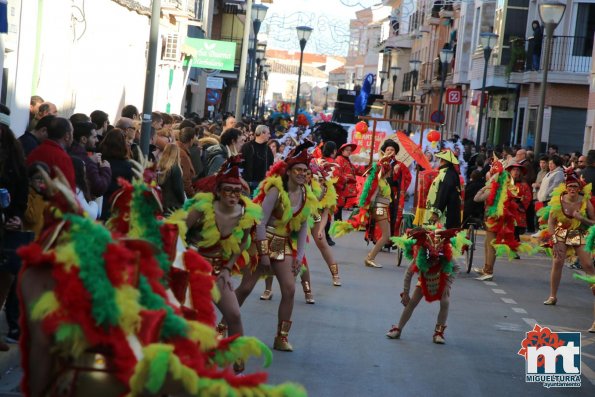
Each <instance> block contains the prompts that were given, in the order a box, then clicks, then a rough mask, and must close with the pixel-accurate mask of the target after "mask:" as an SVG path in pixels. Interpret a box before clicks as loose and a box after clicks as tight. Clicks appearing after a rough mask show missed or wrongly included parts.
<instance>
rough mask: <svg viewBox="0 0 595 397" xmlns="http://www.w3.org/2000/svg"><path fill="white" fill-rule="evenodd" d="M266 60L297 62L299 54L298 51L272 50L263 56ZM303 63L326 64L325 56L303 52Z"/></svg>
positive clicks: (268, 50)
mask: <svg viewBox="0 0 595 397" xmlns="http://www.w3.org/2000/svg"><path fill="white" fill-rule="evenodd" d="M265 57H266V59H270V60H273V59H281V60H285V61H297V62H299V60H300V53H299V51H287V50H273V49H267V51H266V54H265ZM304 63H305V64H308V63H310V64H313V63H320V64H326V55H322V54H312V53H308V52H304Z"/></svg>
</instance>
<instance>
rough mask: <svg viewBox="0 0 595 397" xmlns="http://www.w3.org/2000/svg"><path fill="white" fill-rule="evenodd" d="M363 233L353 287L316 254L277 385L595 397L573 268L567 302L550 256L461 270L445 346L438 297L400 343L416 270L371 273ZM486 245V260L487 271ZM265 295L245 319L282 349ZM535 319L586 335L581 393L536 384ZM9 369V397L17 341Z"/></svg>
mask: <svg viewBox="0 0 595 397" xmlns="http://www.w3.org/2000/svg"><path fill="white" fill-rule="evenodd" d="M362 236H363V235H362V234H361V233H354V234H351V235H349V236H346V237H343V238H340V239H337V240H336V241H337V245H336V246H335V247H334V251H335V255H336V259H337V261H338V263H339V266H340V275H341V279H342V282H343V286H341V287H333V286H332V284H331V277H330V273H329V271H328V269H327V267H326V266H325V265H324V263H323V262H322V260H321V257H320V254H319V253H318V251H317V249H316V247H315V246H314V245H313V244H311V245H310V246H309V247H308V250H307V255H308V259H309V263H310V270H311V274H312V290H313V292H314V297H315V299H316V304H314V305H307V304H306V303H305V301H304V295H303V293H302V292H301V288H300V287H301V286H300V285H299V284H297V292H296V300H295V308H294V314H293V327H292V329H291V333H290V337H289V340H290V342H291V343H292V344H293V347H294V352H291V353H288V352H277V351H273V352H274V359H273V364H272V366H271V367H270V368H268V369H267V372H268V373H269V382H270V383H281V382H285V381H292V382H298V383H301V384H302V385H304V386H305V388H306V390H307V391H308V393H309V395H310V396H315V397H324V396H333V397H335V396H343V397H351V396H387V397H388V396H503V395H504V396H520V395H522V396H543V395H547V396H550V395H551V396H568V395H572V396H575V395H576V396H591V397H592V396H595V334H589V333H587V332H586V329H587V328H589V326H590V325H591V323H592V321H593V318H592V316H593V301H594V299H593V296H592V294H591V293H590V291H589V289H588V287H587V286H586V284H584V283H582V282H579V281H576V280H574V279H573V278H572V273H573V271H572V270H570V269H568V268H565V269H564V272H563V278H562V283H561V288H560V292H559V296H558V299H559V302H558V304H557V305H556V306H544V305H543V300H545V299H546V298H547V296H548V291H549V265H550V260H549V259H547V258H545V257H542V256H537V257H533V258H529V259H525V258H523V259H521V260H516V261H513V262H509V261H506V260H498V261H497V263H496V271H495V278H494V281H493V282H492V283H487V282H482V281H477V280H475V279H474V278H473V277H474V276H472V275H467V274H465V273H461V274H459V275H458V277H457V280H456V281H455V283H454V285H453V289H452V291H451V304H450V314H449V319H448V328H447V330H446V333H445V336H446V341H447V342H446V344H445V345H436V344H434V343H432V334H433V330H434V325H435V323H436V316H437V313H438V308H439V304H438V303H437V302H434V303H432V304H429V303H427V302H425V301H422V302H421V303H420V304H419V306H418V307H417V309H416V311H415V312H414V313H413V316H412V318H411V320H410V321H409V323H408V324H407V327H406V328H405V329H404V331H403V334H402V336H401V339H400V340H389V339H387V338H386V337H385V336H384V334H385V332H386V331H387V330H388V329H389V328H390V326H391V324H393V323H396V322H397V319H398V317H399V316H400V314H401V311H402V308H403V307H402V305H401V304H400V298H399V293H400V292H401V290H402V282H403V276H404V273H405V269H406V265H407V264H406V263H404V264H403V265H402V266H401V267H396V266H395V262H396V255H395V254H394V253H390V254H389V253H386V252H383V253H381V254H379V256H378V257H377V259H378V262H379V263H381V264H383V265H384V267H383V268H382V269H372V268H366V267H364V265H363V258H364V257H365V255H366V253H367V250H368V249H369V247H366V244H365V242H364V241H363V238H362ZM481 241H482V237H481V236H480V237H479V241H478V243H479V244H480V245H481ZM478 248H479V249H478V251H476V261H475V263H476V264H478V265H481V264H483V262H482V261H483V253H482V247H481V246H480V247H478ZM235 281H236V283H237V282H238V280H235ZM263 290H264V283H263V282H260V283H259V284H258V285H257V286H256V288H255V290H254V292H253V293H252V295H251V296H250V297H249V298H248V300H247V301H246V303H245V305H244V307H243V309H242V316H243V319H244V328H245V331H246V334H247V335H253V336H256V337H258V338H260V339H261V340H262V341H264V342H265V343H266V344H268V345H269V346H271V347H272V342H273V338H274V336H275V331H276V322H277V307H278V303H279V299H280V295H279V289H278V285H277V284H276V281H275V284H274V287H273V290H274V292H273V300H272V301H261V300H259V296H260V294H261V293H262V291H263ZM535 323H538V324H539V325H541V326H547V327H550V328H551V329H552V331H560V332H562V331H563V332H582V351H581V356H582V366H581V369H582V377H581V380H582V384H581V387H580V388H572V389H570V388H549V389H546V388H544V387H543V386H542V385H541V384H539V383H526V382H525V360H524V358H523V357H521V356H519V355H517V352H518V350H519V349H520V347H521V342H522V340H523V339H524V337H525V333H526V332H528V331H530V330H531V329H532V328H533V325H534V324H535ZM260 364H261V363H260V361H259V360H257V359H253V360H251V361H249V362H248V365H247V371H248V372H253V371H259V370H260V369H261V368H260ZM0 372H1V374H2V377H1V378H0V396H7V397H8V396H16V395H19V394H18V393H16V392H17V391H18V382H19V379H20V377H21V370H20V368H18V352H17V351H15V349H14V346H13V350H12V351H11V352H10V353H0Z"/></svg>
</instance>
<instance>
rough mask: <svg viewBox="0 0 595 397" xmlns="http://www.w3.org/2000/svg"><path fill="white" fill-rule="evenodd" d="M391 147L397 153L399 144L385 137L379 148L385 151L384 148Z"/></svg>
mask: <svg viewBox="0 0 595 397" xmlns="http://www.w3.org/2000/svg"><path fill="white" fill-rule="evenodd" d="M389 147H392V148H393V149H395V154H396V153H399V149H400V147H399V144H398V143H397V142H395V141H393V140H392V139H387V140H386V141H384V143H383V144H382V146H381V147H380V150H381V151H382V152H386V149H387V148H389Z"/></svg>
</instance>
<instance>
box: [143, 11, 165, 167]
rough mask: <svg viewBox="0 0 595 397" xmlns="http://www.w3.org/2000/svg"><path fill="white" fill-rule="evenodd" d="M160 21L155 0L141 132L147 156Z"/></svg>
mask: <svg viewBox="0 0 595 397" xmlns="http://www.w3.org/2000/svg"><path fill="white" fill-rule="evenodd" d="M160 19H161V0H153V5H152V7H151V30H150V33H149V56H148V59H147V78H146V80H145V98H144V100H143V115H142V118H143V124H142V126H141V130H140V149H141V151H142V152H143V155H145V156H147V155H148V154H149V145H150V143H151V122H152V119H151V113H152V112H153V92H154V89H155V68H156V67H157V46H158V43H159V21H160Z"/></svg>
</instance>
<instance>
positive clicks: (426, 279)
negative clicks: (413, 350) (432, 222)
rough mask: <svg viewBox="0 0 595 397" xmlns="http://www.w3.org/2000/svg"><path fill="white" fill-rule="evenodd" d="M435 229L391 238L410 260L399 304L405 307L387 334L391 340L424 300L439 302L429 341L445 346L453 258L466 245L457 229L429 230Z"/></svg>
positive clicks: (397, 334)
mask: <svg viewBox="0 0 595 397" xmlns="http://www.w3.org/2000/svg"><path fill="white" fill-rule="evenodd" d="M432 229H435V227H428V228H415V229H412V230H411V231H410V232H409V233H408V234H407V236H401V237H393V238H392V241H393V242H394V243H395V244H397V245H398V246H400V247H401V248H403V253H404V255H405V257H406V258H408V259H409V260H412V262H411V265H409V268H408V269H407V272H406V273H405V279H404V282H403V292H402V293H401V303H402V304H403V306H405V309H403V313H402V314H401V318H400V319H399V323H398V324H397V325H393V326H392V328H391V329H390V330H389V331H388V332H387V333H386V336H387V337H388V338H390V339H399V338H400V337H401V332H402V331H403V328H404V327H405V325H406V324H407V321H409V318H410V317H411V314H413V311H414V310H415V308H416V307H417V304H418V303H419V302H420V301H421V298H422V297H424V298H425V299H426V301H428V302H434V301H437V300H439V301H440V311H439V312H438V319H437V322H436V328H435V329H434V336H433V337H432V341H433V342H434V343H438V344H444V343H445V339H444V330H445V329H446V320H447V317H448V308H449V304H450V289H451V286H452V283H453V281H454V277H455V276H454V273H455V272H456V269H455V268H456V264H455V258H456V257H457V256H460V255H461V249H462V247H463V246H464V245H465V244H469V243H470V241H469V240H467V239H466V238H465V237H464V236H465V232H459V229H446V230H432ZM415 273H418V280H417V283H416V285H415V290H414V291H413V295H412V296H411V297H410V295H409V291H410V289H411V279H412V278H413V275H414V274H415Z"/></svg>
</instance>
